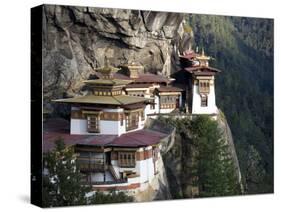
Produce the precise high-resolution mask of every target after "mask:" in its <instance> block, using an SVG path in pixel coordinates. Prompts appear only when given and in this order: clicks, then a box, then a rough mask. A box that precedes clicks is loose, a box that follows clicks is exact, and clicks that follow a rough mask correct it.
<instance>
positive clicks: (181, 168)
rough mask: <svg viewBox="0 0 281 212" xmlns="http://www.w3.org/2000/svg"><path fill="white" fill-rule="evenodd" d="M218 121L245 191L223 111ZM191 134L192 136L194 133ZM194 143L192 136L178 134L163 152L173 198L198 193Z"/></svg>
mask: <svg viewBox="0 0 281 212" xmlns="http://www.w3.org/2000/svg"><path fill="white" fill-rule="evenodd" d="M217 123H218V126H219V128H220V130H221V132H222V135H223V139H224V140H225V141H226V144H227V146H228V151H229V152H230V157H231V158H232V160H233V162H234V166H235V173H236V175H237V179H238V180H239V183H240V186H241V191H242V193H243V185H242V181H241V171H240V167H239V162H238V159H237V155H236V151H235V146H234V143H233V138H232V133H231V130H230V128H229V126H228V123H227V120H226V118H225V117H224V115H223V113H222V112H220V114H219V115H218V120H217ZM190 136H191V137H192V135H190ZM192 143H193V142H192V139H191V138H182V137H181V136H180V135H178V134H176V136H175V142H174V143H173V146H172V148H170V149H169V151H168V152H167V153H166V154H163V162H164V166H165V170H166V176H167V179H168V184H169V190H170V193H171V195H172V199H177V198H193V197H196V196H197V195H198V192H199V191H198V188H197V187H195V186H193V183H192V167H193V164H194V157H195V151H194V147H193V144H192Z"/></svg>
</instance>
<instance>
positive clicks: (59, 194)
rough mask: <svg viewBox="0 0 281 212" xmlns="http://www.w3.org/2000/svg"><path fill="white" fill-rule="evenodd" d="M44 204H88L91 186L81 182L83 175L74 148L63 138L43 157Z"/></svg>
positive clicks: (48, 205) (45, 205)
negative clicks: (68, 145) (67, 144)
mask: <svg viewBox="0 0 281 212" xmlns="http://www.w3.org/2000/svg"><path fill="white" fill-rule="evenodd" d="M43 161H44V173H43V206H44V207H57V206H70V205H84V204H87V203H88V201H87V198H86V194H87V192H90V187H89V186H85V185H83V184H81V178H82V175H81V173H80V172H79V169H78V167H77V164H76V156H75V153H74V150H73V148H66V147H65V145H64V143H63V141H62V140H61V139H59V140H57V141H56V148H55V150H54V151H51V152H48V153H46V154H45V155H44V157H43Z"/></svg>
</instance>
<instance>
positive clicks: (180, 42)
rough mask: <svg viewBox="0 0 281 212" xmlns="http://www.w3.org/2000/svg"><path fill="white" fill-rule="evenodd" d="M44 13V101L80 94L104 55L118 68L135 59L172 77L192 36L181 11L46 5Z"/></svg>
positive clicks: (150, 68)
mask: <svg viewBox="0 0 281 212" xmlns="http://www.w3.org/2000/svg"><path fill="white" fill-rule="evenodd" d="M43 14H44V15H43V41H44V42H43V56H44V61H43V68H44V96H45V100H46V101H45V103H47V102H48V100H49V99H51V98H54V97H56V98H57V97H61V96H62V95H63V94H66V95H76V94H81V92H82V91H81V90H80V88H81V85H82V84H81V81H82V80H84V79H87V78H88V77H89V75H90V74H91V73H93V69H94V68H96V67H98V66H103V65H104V59H105V56H106V57H107V58H109V61H110V63H111V65H114V66H119V65H120V64H126V63H128V62H132V61H137V62H140V63H141V64H142V65H143V66H144V71H145V72H152V73H158V74H163V75H166V76H169V75H170V74H171V73H173V72H174V71H175V70H177V68H178V64H177V63H178V56H177V52H178V51H179V50H180V51H181V50H182V49H184V48H186V47H187V45H188V44H187V43H188V42H187V41H188V40H189V37H190V36H189V34H188V33H185V32H184V28H183V20H184V14H179V13H167V12H152V11H140V10H122V9H102V8H90V7H72V6H56V5H45V6H44V11H43Z"/></svg>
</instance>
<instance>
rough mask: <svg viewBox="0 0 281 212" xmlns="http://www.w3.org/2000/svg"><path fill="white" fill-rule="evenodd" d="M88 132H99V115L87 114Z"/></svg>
mask: <svg viewBox="0 0 281 212" xmlns="http://www.w3.org/2000/svg"><path fill="white" fill-rule="evenodd" d="M87 126H88V132H99V117H98V115H87Z"/></svg>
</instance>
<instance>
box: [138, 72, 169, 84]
mask: <svg viewBox="0 0 281 212" xmlns="http://www.w3.org/2000/svg"><path fill="white" fill-rule="evenodd" d="M169 81H170V80H169V79H167V78H166V77H164V76H161V75H156V74H150V73H146V74H139V77H138V78H136V79H135V82H145V83H153V82H158V83H163V82H165V83H168V82H169Z"/></svg>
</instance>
